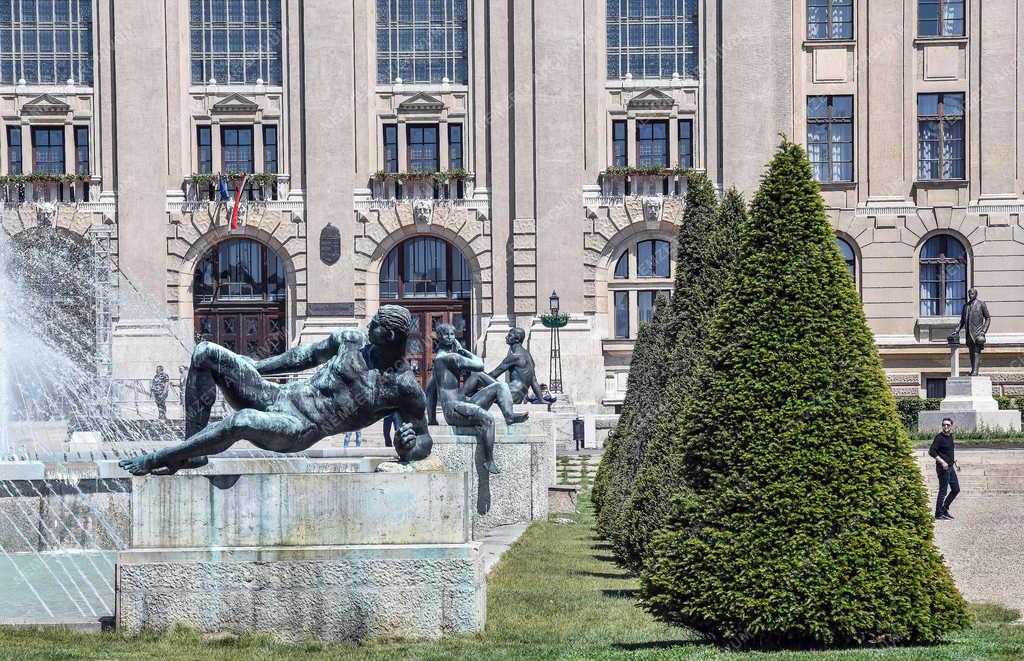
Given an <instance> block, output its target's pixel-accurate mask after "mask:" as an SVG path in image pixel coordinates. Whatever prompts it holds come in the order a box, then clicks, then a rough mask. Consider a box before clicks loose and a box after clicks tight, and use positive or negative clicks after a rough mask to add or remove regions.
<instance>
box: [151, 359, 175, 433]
mask: <svg viewBox="0 0 1024 661" xmlns="http://www.w3.org/2000/svg"><path fill="white" fill-rule="evenodd" d="M170 389H171V377H170V376H168V375H167V372H165V371H164V366H163V365H157V366H156V374H154V375H153V380H152V381H151V382H150V384H149V394H150V395H152V396H153V401H154V402H156V411H157V417H158V418H159V419H160V420H167V394H168V392H170Z"/></svg>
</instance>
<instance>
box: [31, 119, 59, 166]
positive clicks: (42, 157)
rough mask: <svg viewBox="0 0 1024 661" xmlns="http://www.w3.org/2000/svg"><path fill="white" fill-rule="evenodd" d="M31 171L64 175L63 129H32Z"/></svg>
mask: <svg viewBox="0 0 1024 661" xmlns="http://www.w3.org/2000/svg"><path fill="white" fill-rule="evenodd" d="M32 169H33V170H34V171H35V172H48V173H50V174H64V127H63V126H61V127H60V128H44V127H36V128H33V129H32Z"/></svg>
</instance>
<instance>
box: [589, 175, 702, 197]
mask: <svg viewBox="0 0 1024 661" xmlns="http://www.w3.org/2000/svg"><path fill="white" fill-rule="evenodd" d="M600 184H601V197H602V198H606V199H616V198H617V199H622V198H624V197H629V196H635V197H641V196H662V197H685V196H686V188H687V179H686V175H685V174H629V175H609V174H602V175H601V182H600Z"/></svg>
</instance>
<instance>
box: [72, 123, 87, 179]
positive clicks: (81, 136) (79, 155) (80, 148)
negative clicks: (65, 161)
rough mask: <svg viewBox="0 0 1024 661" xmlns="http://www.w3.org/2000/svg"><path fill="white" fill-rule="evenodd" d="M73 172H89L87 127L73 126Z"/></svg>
mask: <svg viewBox="0 0 1024 661" xmlns="http://www.w3.org/2000/svg"><path fill="white" fill-rule="evenodd" d="M75 173H76V174H89V127H88V126H76V127H75Z"/></svg>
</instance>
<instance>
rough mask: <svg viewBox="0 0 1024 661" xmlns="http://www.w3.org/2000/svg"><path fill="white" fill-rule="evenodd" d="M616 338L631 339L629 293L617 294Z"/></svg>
mask: <svg viewBox="0 0 1024 661" xmlns="http://www.w3.org/2000/svg"><path fill="white" fill-rule="evenodd" d="M615 337H617V338H627V337H629V292H628V291H617V292H615Z"/></svg>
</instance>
